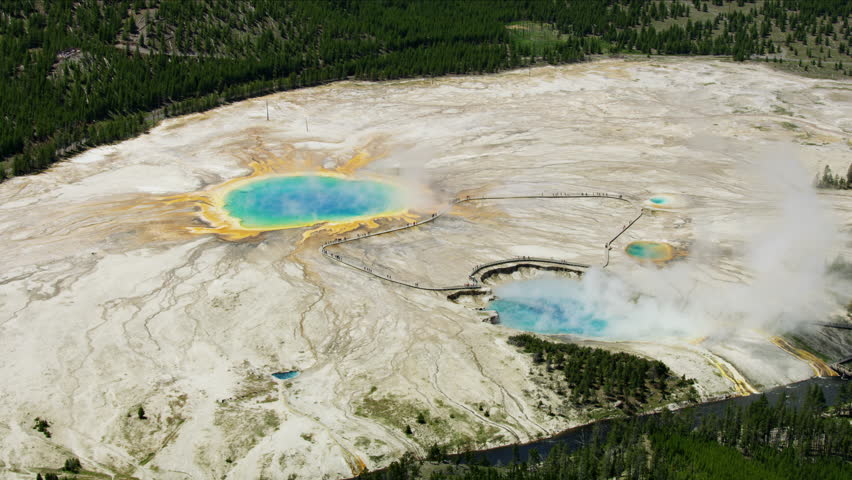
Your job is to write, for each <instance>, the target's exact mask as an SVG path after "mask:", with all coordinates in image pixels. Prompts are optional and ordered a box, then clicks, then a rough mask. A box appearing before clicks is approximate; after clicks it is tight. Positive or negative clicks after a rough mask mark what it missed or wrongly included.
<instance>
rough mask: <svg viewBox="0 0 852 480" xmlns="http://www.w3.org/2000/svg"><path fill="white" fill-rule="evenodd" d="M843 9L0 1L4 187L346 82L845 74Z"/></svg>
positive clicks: (618, 3)
mask: <svg viewBox="0 0 852 480" xmlns="http://www.w3.org/2000/svg"><path fill="white" fill-rule="evenodd" d="M708 7H709V8H708ZM850 14H852V6H851V5H850V3H849V2H847V1H844V0H766V1H764V2H760V3H759V4H758V3H756V2H755V1H754V0H751V1H748V2H746V1H743V0H724V1H722V0H712V2H708V1H704V0H693V1H691V2H690V1H686V0H553V1H550V0H524V1H520V0H493V1H486V0H252V1H249V0H193V1H186V0H115V1H106V2H105V1H98V0H51V1H42V0H0V78H2V81H0V105H2V107H0V108H2V111H0V180H2V179H3V178H5V177H7V176H8V175H10V174H12V175H22V174H26V173H30V172H34V171H39V170H42V169H44V168H46V167H48V166H49V165H50V164H51V163H53V162H54V161H56V160H57V159H58V158H61V157H63V156H65V155H69V154H72V153H74V152H77V151H79V150H81V149H84V148H87V147H91V146H95V145H101V144H105V143H110V142H114V141H117V140H120V139H124V138H128V137H131V136H134V135H137V134H139V133H141V132H144V131H146V130H147V129H148V128H150V127H151V126H153V125H154V124H156V123H157V122H158V121H159V120H161V119H163V118H165V117H168V116H173V115H181V114H185V113H191V112H196V111H201V110H206V109H209V108H212V107H215V106H218V105H221V104H223V103H226V102H231V101H235V100H241V99H244V98H247V97H251V96H256V95H260V94H265V93H268V92H272V91H276V90H283V89H291V88H299V87H304V86H311V85H317V84H321V83H324V82H329V81H334V80H340V79H346V78H355V79H365V80H383V79H393V78H402V77H414V76H431V75H445V74H451V73H456V74H461V73H490V72H496V71H499V70H503V69H507V68H515V67H520V66H526V65H529V64H531V63H537V62H547V63H554V64H557V63H565V62H575V61H580V60H583V59H584V58H586V57H587V56H588V55H590V54H601V53H622V52H624V53H645V54H699V55H730V56H732V57H733V58H735V59H737V60H745V59H748V58H752V57H753V56H760V55H764V56H765V58H767V59H769V55H772V56H773V57H772V58H773V60H774V61H785V59H784V57H785V56H787V57H792V58H798V59H799V60H800V61H801V57H802V56H803V55H804V54H805V53H807V58H808V59H809V60H810V61H811V62H813V65H812V66H813V67H814V68H816V67H818V66H819V65H822V62H823V61H825V62H826V63H827V64H829V65H834V69H835V70H838V71H840V72H841V73H847V74H848V73H852V69H850V68H849V62H845V61H843V59H845V58H847V57H848V56H849V55H848V54H849V53H850V52H849V48H850V47H849V43H850V38H852V30H850V26H849V20H850ZM516 22H530V25H539V26H545V27H546V29H548V30H552V32H553V36H552V37H553V38H550V37H548V38H544V37H541V36H539V37H534V36H533V35H532V32H531V31H530V30H529V29H525V28H514V29H512V28H507V27H508V26H513V24H514V23H516ZM514 26H517V25H514ZM791 52H795V54H793V53H791ZM786 61H788V62H790V61H791V60H790V59H789V58H788V59H787V60H786ZM802 68H804V69H807V68H808V65H803V66H802Z"/></svg>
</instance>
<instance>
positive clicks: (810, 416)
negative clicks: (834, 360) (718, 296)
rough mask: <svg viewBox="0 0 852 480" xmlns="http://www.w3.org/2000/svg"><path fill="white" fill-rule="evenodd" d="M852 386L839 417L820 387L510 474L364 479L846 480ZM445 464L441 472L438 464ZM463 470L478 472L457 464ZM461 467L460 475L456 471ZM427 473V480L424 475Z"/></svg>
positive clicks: (515, 464)
mask: <svg viewBox="0 0 852 480" xmlns="http://www.w3.org/2000/svg"><path fill="white" fill-rule="evenodd" d="M850 402H852V383H850V382H848V381H847V382H846V384H845V386H844V387H843V389H842V391H841V393H840V398H839V402H838V403H839V405H838V406H839V408H836V407H832V408H827V407H826V404H825V396H824V393H823V391H822V388H821V387H819V386H817V385H814V386H812V387H811V388H810V389H809V391H808V392H807V394H806V396H805V398H804V399H803V402H802V406H801V407H800V408H797V407H793V406H790V405H791V404H794V403H795V402H788V401H787V399H786V398H781V399H778V400H777V401H776V402H775V403H774V404H772V403H770V402H769V400H768V399H767V398H766V396H761V397H760V398H759V399H758V400H757V401H755V402H753V403H751V404H750V405H748V406H747V407H735V406H729V407H728V408H727V410H726V411H725V412H724V413H723V414H721V415H713V414H711V415H704V416H700V417H696V415H695V414H694V413H693V412H691V411H689V410H682V411H678V412H676V413H672V412H669V411H664V412H663V413H662V414H659V415H653V416H650V417H639V418H636V417H634V418H632V419H624V420H618V421H614V422H613V423H612V426H611V428H609V429H608V430H607V431H606V432H605V433H601V431H600V430H595V431H594V432H593V434H592V435H591V438H590V439H589V441H588V443H587V444H586V445H585V446H581V447H579V448H577V449H576V450H571V449H569V448H567V447H565V445H564V444H561V443H560V444H557V445H556V446H555V447H554V448H553V449H552V450H551V451H550V453H549V454H548V455H547V458H546V459H543V460H542V458H541V456H540V455H538V454H537V453H536V452H535V451H532V452H531V453H530V456H529V458H527V459H523V460H522V459H521V458H520V456H519V455H516V457H515V459H514V460H513V461H512V463H511V465H508V466H503V467H491V466H487V465H476V463H482V462H476V461H475V460H476V458H475V457H474V456H473V455H466V456H457V457H454V458H451V459H447V458H446V457H443V456H442V455H441V452H440V449H434V451H433V452H432V453H431V454H430V455H431V456H432V458H430V462H429V468H428V469H426V468H424V465H425V462H423V461H420V460H418V459H417V458H416V457H415V456H414V455H412V454H408V455H405V456H404V457H403V458H402V459H400V460H399V461H397V462H394V463H393V464H392V465H391V466H390V467H389V468H387V469H385V470H383V471H380V472H373V473H365V474H363V475H361V476H360V477H359V478H365V479H371V480H416V479H430V480H557V479H558V480H595V479H614V478H618V479H623V480H688V479H706V480H715V479H718V480H729V479H739V478H742V479H749V480H801V479H820V480H846V479H848V478H849V465H850V461H852V422H850V419H849V412H850V409H849V408H848V406H849V404H850ZM442 461H443V463H441V462H442ZM460 462H472V463H468V464H461V465H459V463H460ZM453 464H455V465H453ZM427 472H431V473H427Z"/></svg>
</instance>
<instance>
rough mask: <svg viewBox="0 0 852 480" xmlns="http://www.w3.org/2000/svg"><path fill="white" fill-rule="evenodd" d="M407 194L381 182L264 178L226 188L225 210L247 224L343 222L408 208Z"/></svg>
mask: <svg viewBox="0 0 852 480" xmlns="http://www.w3.org/2000/svg"><path fill="white" fill-rule="evenodd" d="M403 199H404V195H402V192H401V191H400V189H399V188H398V187H397V186H396V185H393V184H390V183H385V182H381V181H377V180H361V179H349V178H341V177H333V176H324V175H299V176H281V177H269V178H261V179H258V180H255V181H252V182H249V183H246V184H244V185H241V186H239V187H237V188H235V189H234V190H231V191H230V192H228V193H227V194H226V196H225V209H226V210H227V212H228V214H229V215H231V216H232V217H234V218H236V219H237V220H238V221H239V222H240V224H241V225H242V226H243V227H246V228H274V227H296V226H306V225H312V224H315V223H322V222H344V221H347V220H353V219H356V218H364V217H371V216H377V215H381V214H384V213H388V212H393V211H398V210H402V209H404V205H403V203H404V202H403Z"/></svg>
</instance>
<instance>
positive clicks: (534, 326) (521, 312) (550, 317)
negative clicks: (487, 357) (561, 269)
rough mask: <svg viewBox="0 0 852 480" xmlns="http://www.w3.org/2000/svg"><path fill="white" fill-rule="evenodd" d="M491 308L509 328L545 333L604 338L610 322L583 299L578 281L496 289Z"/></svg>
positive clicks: (543, 281) (547, 281)
mask: <svg viewBox="0 0 852 480" xmlns="http://www.w3.org/2000/svg"><path fill="white" fill-rule="evenodd" d="M496 294H497V298H496V299H495V300H492V301H491V302H490V303H489V304H488V307H487V308H488V309H490V310H494V311H496V312H497V313H499V314H500V323H501V324H502V325H505V326H507V327H509V328H514V329H516V330H524V331H527V332H535V333H545V334H574V335H583V336H587V337H602V336H606V334H607V327H608V325H609V321H610V319H608V318H605V317H604V316H602V315H600V314H599V313H598V312H595V311H594V309H593V308H592V306H591V305H589V304H588V303H587V302H586V301H585V300H584V298H583V295H582V288H581V285H580V283H579V282H578V281H576V280H571V279H535V280H526V281H521V282H515V283H512V284H509V285H506V286H505V287H501V288H498V289H497V292H496Z"/></svg>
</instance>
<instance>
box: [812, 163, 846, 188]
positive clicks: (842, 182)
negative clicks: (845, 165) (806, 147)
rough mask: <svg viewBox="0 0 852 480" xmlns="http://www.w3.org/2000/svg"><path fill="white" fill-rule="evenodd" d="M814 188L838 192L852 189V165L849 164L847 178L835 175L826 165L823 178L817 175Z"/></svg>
mask: <svg viewBox="0 0 852 480" xmlns="http://www.w3.org/2000/svg"><path fill="white" fill-rule="evenodd" d="M814 186H815V187H816V188H822V189H836V190H845V189H849V188H852V163H850V164H849V169H847V170H846V176H842V175H840V174H837V175H835V174H834V173H833V172H832V171H831V167H830V166H828V165H826V166H825V169H823V171H822V176H820V175H817V176H816V178H815V179H814Z"/></svg>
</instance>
